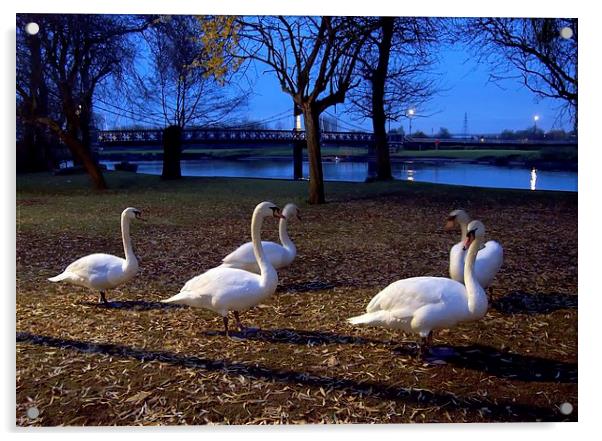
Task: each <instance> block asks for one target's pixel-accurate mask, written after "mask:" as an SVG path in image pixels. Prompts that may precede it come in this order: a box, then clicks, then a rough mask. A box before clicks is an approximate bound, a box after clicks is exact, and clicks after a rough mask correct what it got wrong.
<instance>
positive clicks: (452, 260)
mask: <svg viewBox="0 0 602 441" xmlns="http://www.w3.org/2000/svg"><path fill="white" fill-rule="evenodd" d="M465 256H466V251H464V244H463V243H462V242H458V243H457V244H455V245H454V246H453V247H452V248H451V250H450V252H449V277H450V278H451V279H453V280H455V281H456V282H460V283H463V282H464V258H465Z"/></svg>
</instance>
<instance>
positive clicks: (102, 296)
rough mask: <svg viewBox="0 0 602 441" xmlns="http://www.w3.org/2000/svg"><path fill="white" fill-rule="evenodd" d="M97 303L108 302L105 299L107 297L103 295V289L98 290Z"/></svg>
mask: <svg viewBox="0 0 602 441" xmlns="http://www.w3.org/2000/svg"><path fill="white" fill-rule="evenodd" d="M98 303H104V304H105V305H106V304H108V303H109V302H108V301H107V298H106V297H105V293H104V291H100V297H99V298H98Z"/></svg>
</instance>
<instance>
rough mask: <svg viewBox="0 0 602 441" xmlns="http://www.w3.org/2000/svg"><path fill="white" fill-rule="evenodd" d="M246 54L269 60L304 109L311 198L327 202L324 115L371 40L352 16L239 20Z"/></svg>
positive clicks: (346, 87) (341, 95)
mask: <svg viewBox="0 0 602 441" xmlns="http://www.w3.org/2000/svg"><path fill="white" fill-rule="evenodd" d="M239 22H240V23H241V26H242V28H241V31H240V43H241V49H242V52H243V55H244V56H245V57H247V58H248V59H251V60H257V61H260V62H262V63H264V64H266V65H267V66H268V67H269V68H270V71H272V72H273V73H274V74H275V75H276V77H277V78H278V81H279V82H280V86H281V88H282V90H283V91H284V92H285V93H287V94H288V95H290V96H291V97H292V99H293V101H294V103H295V104H296V105H297V106H299V108H300V109H301V111H302V112H303V119H304V123H305V136H306V142H307V150H308V157H309V166H310V178H309V202H310V203H312V204H321V203H324V202H325V195H324V176H323V173H322V155H321V151H320V124H319V121H320V114H321V113H322V112H323V111H324V110H326V109H328V108H329V107H330V106H333V105H335V104H339V103H343V102H344V100H345V95H346V93H347V91H348V90H349V89H351V88H352V87H353V86H354V85H355V84H354V83H353V72H354V70H355V67H356V64H357V61H358V56H359V53H360V51H361V49H362V46H363V44H364V43H365V41H366V38H367V32H366V30H365V29H364V28H362V27H358V26H357V22H356V21H355V20H353V19H352V18H350V17H283V16H278V17H261V16H260V17H253V18H245V19H240V21H239Z"/></svg>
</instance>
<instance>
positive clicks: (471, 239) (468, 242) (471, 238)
mask: <svg viewBox="0 0 602 441" xmlns="http://www.w3.org/2000/svg"><path fill="white" fill-rule="evenodd" d="M473 240H474V237H473V235H472V234H469V235H468V236H466V240H465V241H464V246H463V247H462V249H463V250H464V251H466V250H467V249H468V247H469V246H470V244H471V243H472V241H473Z"/></svg>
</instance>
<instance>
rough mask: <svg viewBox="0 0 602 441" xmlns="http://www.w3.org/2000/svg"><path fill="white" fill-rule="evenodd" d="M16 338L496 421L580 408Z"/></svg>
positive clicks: (552, 417) (548, 416)
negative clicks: (447, 409) (445, 409)
mask: <svg viewBox="0 0 602 441" xmlns="http://www.w3.org/2000/svg"><path fill="white" fill-rule="evenodd" d="M16 341H17V343H26V344H33V345H39V346H46V347H53V348H60V349H67V350H71V351H78V352H83V353H96V354H105V355H110V356H114V357H123V358H131V359H135V360H141V361H159V362H162V363H169V364H172V365H174V366H185V367H186V368H188V369H191V368H192V369H198V370H202V371H218V370H219V371H224V372H225V373H227V374H228V375H244V376H246V377H249V378H253V379H261V380H268V381H276V382H280V383H284V384H304V385H307V386H310V387H316V388H317V387H323V388H325V389H328V388H332V389H334V390H341V391H344V392H345V393H348V394H352V395H358V396H372V397H377V398H381V399H387V400H395V401H402V402H404V403H408V404H410V405H418V406H437V407H443V406H445V407H456V408H459V409H463V410H466V411H467V412H469V413H473V414H475V415H476V414H480V415H483V414H484V415H485V416H486V417H487V418H490V419H491V420H497V421H535V420H540V421H562V420H575V419H576V418H577V416H576V414H573V415H571V416H570V417H565V416H563V415H561V414H560V413H559V411H558V410H557V409H555V408H550V407H541V406H535V405H528V404H521V403H516V402H510V401H497V402H493V401H490V400H487V399H485V398H462V397H459V396H457V395H454V394H451V393H447V392H431V391H427V390H417V389H414V388H403V387H395V386H390V385H388V384H385V383H379V382H375V381H369V380H368V381H357V380H354V379H349V378H341V377H329V376H321V375H314V374H311V373H307V372H297V371H291V370H280V369H278V370H276V369H272V368H268V367H263V366H259V365H249V364H244V363H237V362H232V361H228V360H212V359H207V358H200V357H196V356H189V355H185V354H178V353H172V352H167V351H149V350H143V349H138V348H133V347H129V346H123V345H117V344H111V343H92V342H86V341H80V340H67V339H59V338H55V337H50V336H44V335H36V334H31V333H27V332H17V334H16Z"/></svg>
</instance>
